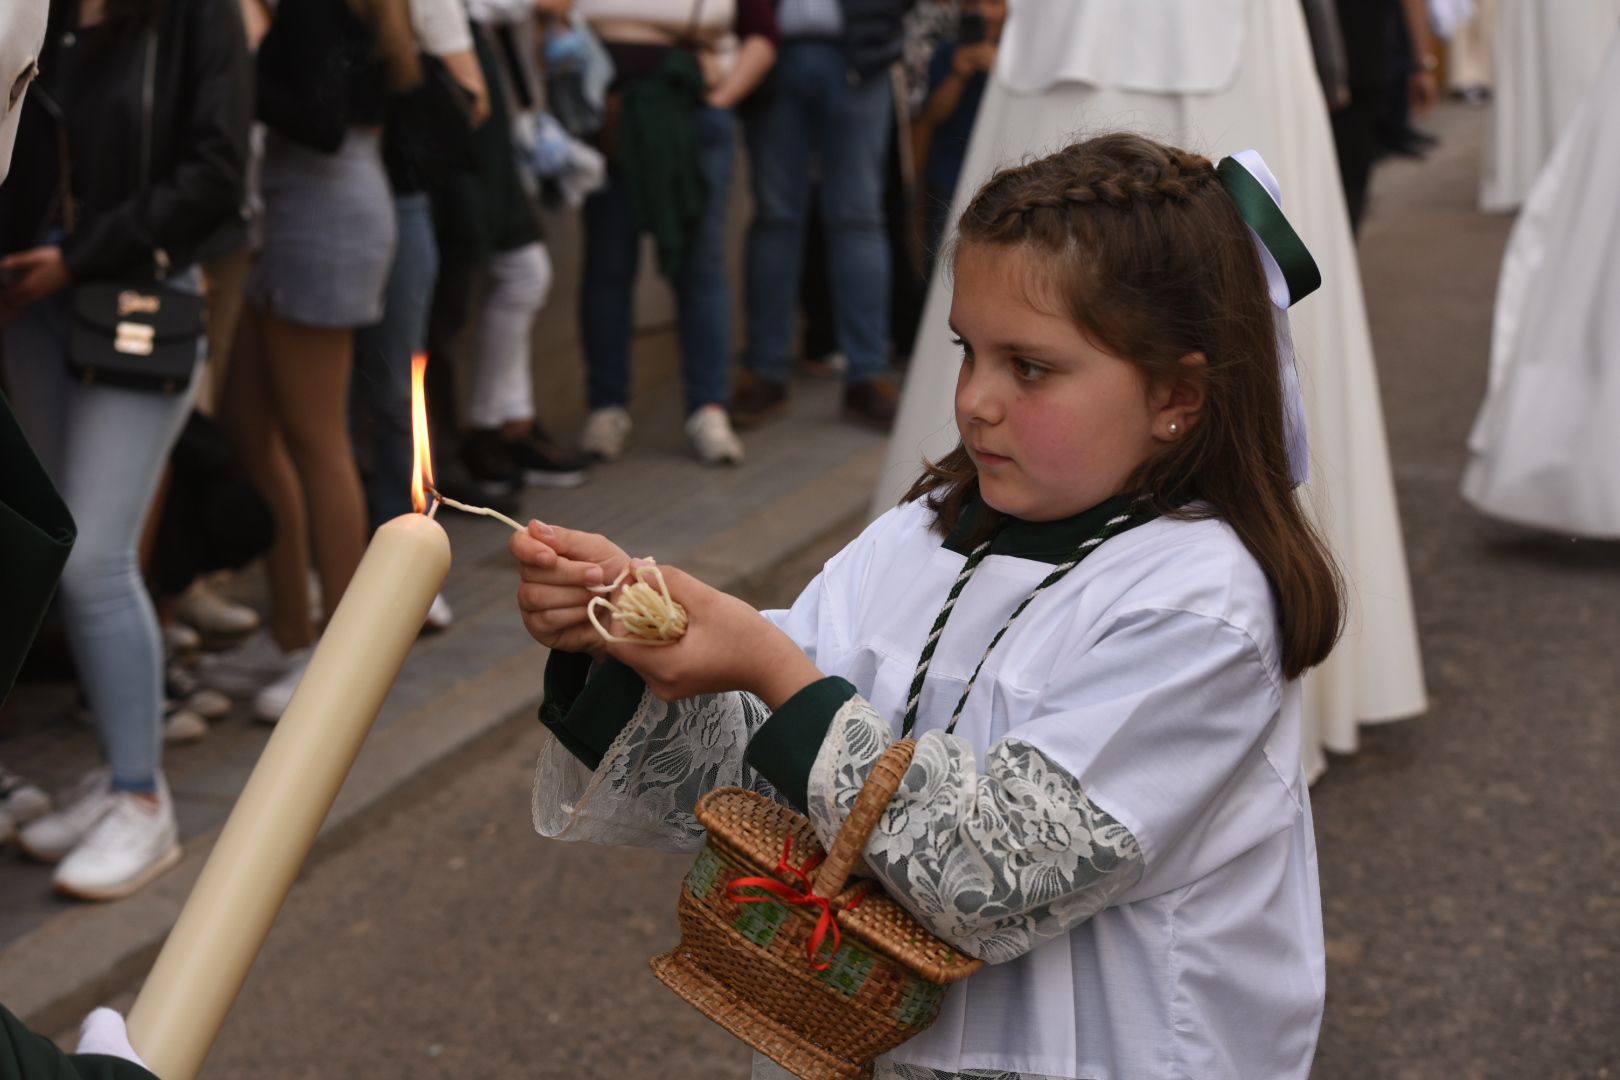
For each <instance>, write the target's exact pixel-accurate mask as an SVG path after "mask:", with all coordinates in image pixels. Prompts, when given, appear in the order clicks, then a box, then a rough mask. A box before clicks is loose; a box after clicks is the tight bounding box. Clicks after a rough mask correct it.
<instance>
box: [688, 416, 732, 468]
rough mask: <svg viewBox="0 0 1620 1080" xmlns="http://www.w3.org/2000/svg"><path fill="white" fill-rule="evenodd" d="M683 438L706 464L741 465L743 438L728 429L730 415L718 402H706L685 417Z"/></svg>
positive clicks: (729, 426)
mask: <svg viewBox="0 0 1620 1080" xmlns="http://www.w3.org/2000/svg"><path fill="white" fill-rule="evenodd" d="M686 437H687V439H689V440H690V441H691V443H692V450H693V452H695V453H696V454H697V456H698V460H699V461H701V462H703V463H704V464H705V465H741V464H742V459H743V445H742V440H740V439H738V438H737V433H736V432H734V431H732V430H731V418H730V417H728V416H727V415H726V410H724V409H722V408H721V407H720V406H718V405H705V406H703V407H702V408H701V409H699V410H698V411H697V412H695V413H693V414H692V415H691V416H689V417H687V419H686Z"/></svg>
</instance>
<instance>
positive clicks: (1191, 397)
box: [1153, 352, 1209, 442]
mask: <svg viewBox="0 0 1620 1080" xmlns="http://www.w3.org/2000/svg"><path fill="white" fill-rule="evenodd" d="M1181 366H1182V370H1181V371H1180V372H1178V373H1176V374H1174V375H1171V376H1168V377H1167V378H1166V379H1165V381H1163V382H1162V383H1160V385H1159V392H1158V393H1157V394H1156V395H1155V396H1154V402H1153V403H1154V406H1155V411H1154V417H1153V437H1154V438H1156V439H1158V440H1159V441H1160V442H1176V441H1178V440H1180V439H1184V438H1186V437H1187V432H1189V431H1191V430H1192V426H1193V425H1194V424H1196V423H1198V418H1199V417H1200V416H1202V415H1203V414H1204V401H1205V396H1206V395H1205V384H1204V375H1205V372H1206V371H1207V369H1208V368H1209V357H1207V356H1205V355H1204V354H1203V353H1202V352H1190V353H1188V354H1187V355H1186V356H1183V357H1182V358H1181Z"/></svg>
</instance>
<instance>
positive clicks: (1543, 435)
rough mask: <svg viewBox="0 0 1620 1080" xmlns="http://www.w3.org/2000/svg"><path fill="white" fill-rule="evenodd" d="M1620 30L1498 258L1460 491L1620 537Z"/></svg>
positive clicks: (1580, 531) (1513, 517)
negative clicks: (1618, 117)
mask: <svg viewBox="0 0 1620 1080" xmlns="http://www.w3.org/2000/svg"><path fill="white" fill-rule="evenodd" d="M1616 102H1620V33H1617V34H1615V35H1611V38H1610V45H1609V56H1608V59H1607V61H1605V63H1604V65H1603V69H1602V71H1601V72H1600V73H1599V75H1598V78H1597V81H1596V82H1595V83H1594V84H1593V86H1592V88H1591V89H1590V90H1589V91H1588V93H1587V95H1586V100H1585V101H1583V102H1582V103H1581V105H1580V107H1579V109H1577V111H1576V113H1575V115H1574V116H1573V117H1572V118H1571V120H1570V123H1569V126H1568V127H1567V128H1566V130H1565V131H1564V133H1563V135H1562V136H1561V137H1560V138H1559V140H1558V147H1557V149H1556V150H1555V151H1554V153H1553V156H1552V159H1551V160H1550V161H1549V162H1548V163H1547V167H1546V168H1545V169H1544V170H1543V171H1542V174H1541V177H1540V178H1539V179H1538V180H1537V181H1536V184H1535V187H1533V188H1532V189H1531V191H1530V197H1529V199H1528V201H1527V202H1526V203H1525V206H1524V211H1523V212H1522V213H1521V214H1520V215H1519V220H1518V221H1517V222H1516V223H1515V224H1514V226H1513V236H1512V238H1511V239H1510V240H1509V241H1508V249H1507V254H1506V256H1505V257H1504V258H1503V260H1502V276H1501V282H1500V284H1499V285H1498V287H1497V292H1496V316H1495V324H1494V326H1493V328H1492V335H1491V369H1490V371H1491V374H1490V388H1489V390H1488V392H1487V395H1486V398H1485V404H1484V405H1483V407H1481V409H1480V411H1479V418H1478V419H1477V420H1476V421H1475V423H1474V430H1473V433H1472V434H1471V435H1470V437H1469V441H1468V445H1469V450H1470V451H1471V457H1470V460H1469V463H1468V468H1467V470H1466V471H1465V472H1464V473H1463V484H1462V490H1463V494H1464V495H1465V496H1466V497H1467V498H1468V500H1469V501H1470V502H1472V503H1473V504H1474V505H1475V506H1477V507H1479V509H1481V510H1483V511H1484V512H1485V513H1487V514H1490V515H1492V516H1494V517H1499V518H1503V519H1505V520H1508V521H1513V522H1518V523H1519V524H1522V525H1531V526H1535V527H1538V528H1543V529H1552V530H1556V531H1559V532H1568V533H1573V534H1576V535H1579V536H1588V537H1599V538H1604V539H1620V466H1617V463H1620V427H1617V426H1616V424H1615V420H1614V418H1615V416H1616V415H1620V196H1617V192H1620V125H1617V124H1616V123H1615V115H1614V110H1615V104H1616Z"/></svg>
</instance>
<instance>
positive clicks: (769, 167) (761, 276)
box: [743, 40, 894, 382]
mask: <svg viewBox="0 0 1620 1080" xmlns="http://www.w3.org/2000/svg"><path fill="white" fill-rule="evenodd" d="M775 80H776V85H775V88H774V91H772V92H771V95H770V98H769V99H768V100H767V101H766V102H765V103H763V104H762V105H760V106H759V107H758V108H756V109H754V110H753V111H752V112H751V113H750V115H749V116H748V121H747V135H748V155H749V163H750V166H751V167H752V169H753V178H754V223H753V226H752V227H751V228H750V229H749V232H748V350H747V353H746V355H745V356H744V357H743V363H744V365H745V366H746V367H747V368H748V369H749V370H750V371H752V372H753V373H754V374H755V375H758V376H759V377H760V378H762V379H765V380H768V381H770V382H786V381H787V377H788V367H789V362H790V360H791V355H790V350H791V348H792V344H793V327H794V321H795V320H794V311H793V305H794V301H795V300H796V299H797V297H798V295H799V274H800V270H801V267H802V264H803V261H804V226H805V215H806V211H807V210H808V208H809V201H810V175H811V169H810V163H811V155H812V153H818V154H819V156H820V161H821V171H820V176H821V220H822V223H823V226H822V227H823V228H824V229H825V231H826V247H827V273H828V276H829V278H830V279H831V284H832V305H833V325H834V332H835V333H836V334H837V337H838V346H839V348H840V349H842V350H843V352H844V355H845V356H847V357H848V358H849V371H848V375H847V378H848V381H850V382H862V381H864V380H867V379H871V378H874V377H876V376H878V375H881V374H882V373H883V372H884V371H885V370H886V369H887V368H888V366H889V244H888V238H887V235H886V234H885V232H884V221H883V166H884V161H885V158H886V155H887V154H888V149H889V137H890V134H891V131H892V129H893V125H894V100H893V91H892V89H891V86H890V83H889V79H888V76H887V75H886V74H880V75H875V76H873V77H871V78H869V79H865V80H864V81H862V82H859V83H856V84H854V85H851V83H850V81H849V76H848V71H847V69H846V68H845V66H844V52H843V48H842V47H841V46H839V45H837V44H835V43H832V42H824V41H791V40H790V41H785V42H783V44H782V50H781V52H780V54H779V55H778V56H777V60H776V71H775Z"/></svg>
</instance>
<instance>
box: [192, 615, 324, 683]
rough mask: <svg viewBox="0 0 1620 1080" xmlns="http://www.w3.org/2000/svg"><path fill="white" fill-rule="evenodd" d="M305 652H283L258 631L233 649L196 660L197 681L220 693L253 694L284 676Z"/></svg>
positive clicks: (262, 632) (267, 636) (265, 634)
mask: <svg viewBox="0 0 1620 1080" xmlns="http://www.w3.org/2000/svg"><path fill="white" fill-rule="evenodd" d="M305 651H307V650H305V649H292V650H290V651H284V650H283V649H282V648H281V646H280V645H277V644H276V639H275V638H273V637H271V636H270V632H269V631H268V630H260V631H259V632H258V633H256V634H254V635H253V636H252V637H250V638H248V639H247V640H246V641H244V642H243V643H242V644H240V645H238V646H237V647H236V648H234V649H229V650H227V651H225V652H221V653H211V654H208V655H205V656H203V657H201V658H199V659H198V661H197V680H198V681H199V682H201V683H202V684H203V685H204V686H206V687H208V688H209V689H211V690H218V691H219V692H220V693H222V694H233V695H236V696H238V697H241V696H244V695H246V694H252V693H256V692H257V691H258V690H259V688H260V687H262V686H264V685H266V684H267V683H272V682H274V681H275V680H277V679H279V678H281V676H283V675H285V674H286V673H287V670H288V669H289V668H290V667H292V666H293V664H295V663H296V662H297V660H298V658H299V656H300V654H302V653H304V652H305Z"/></svg>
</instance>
